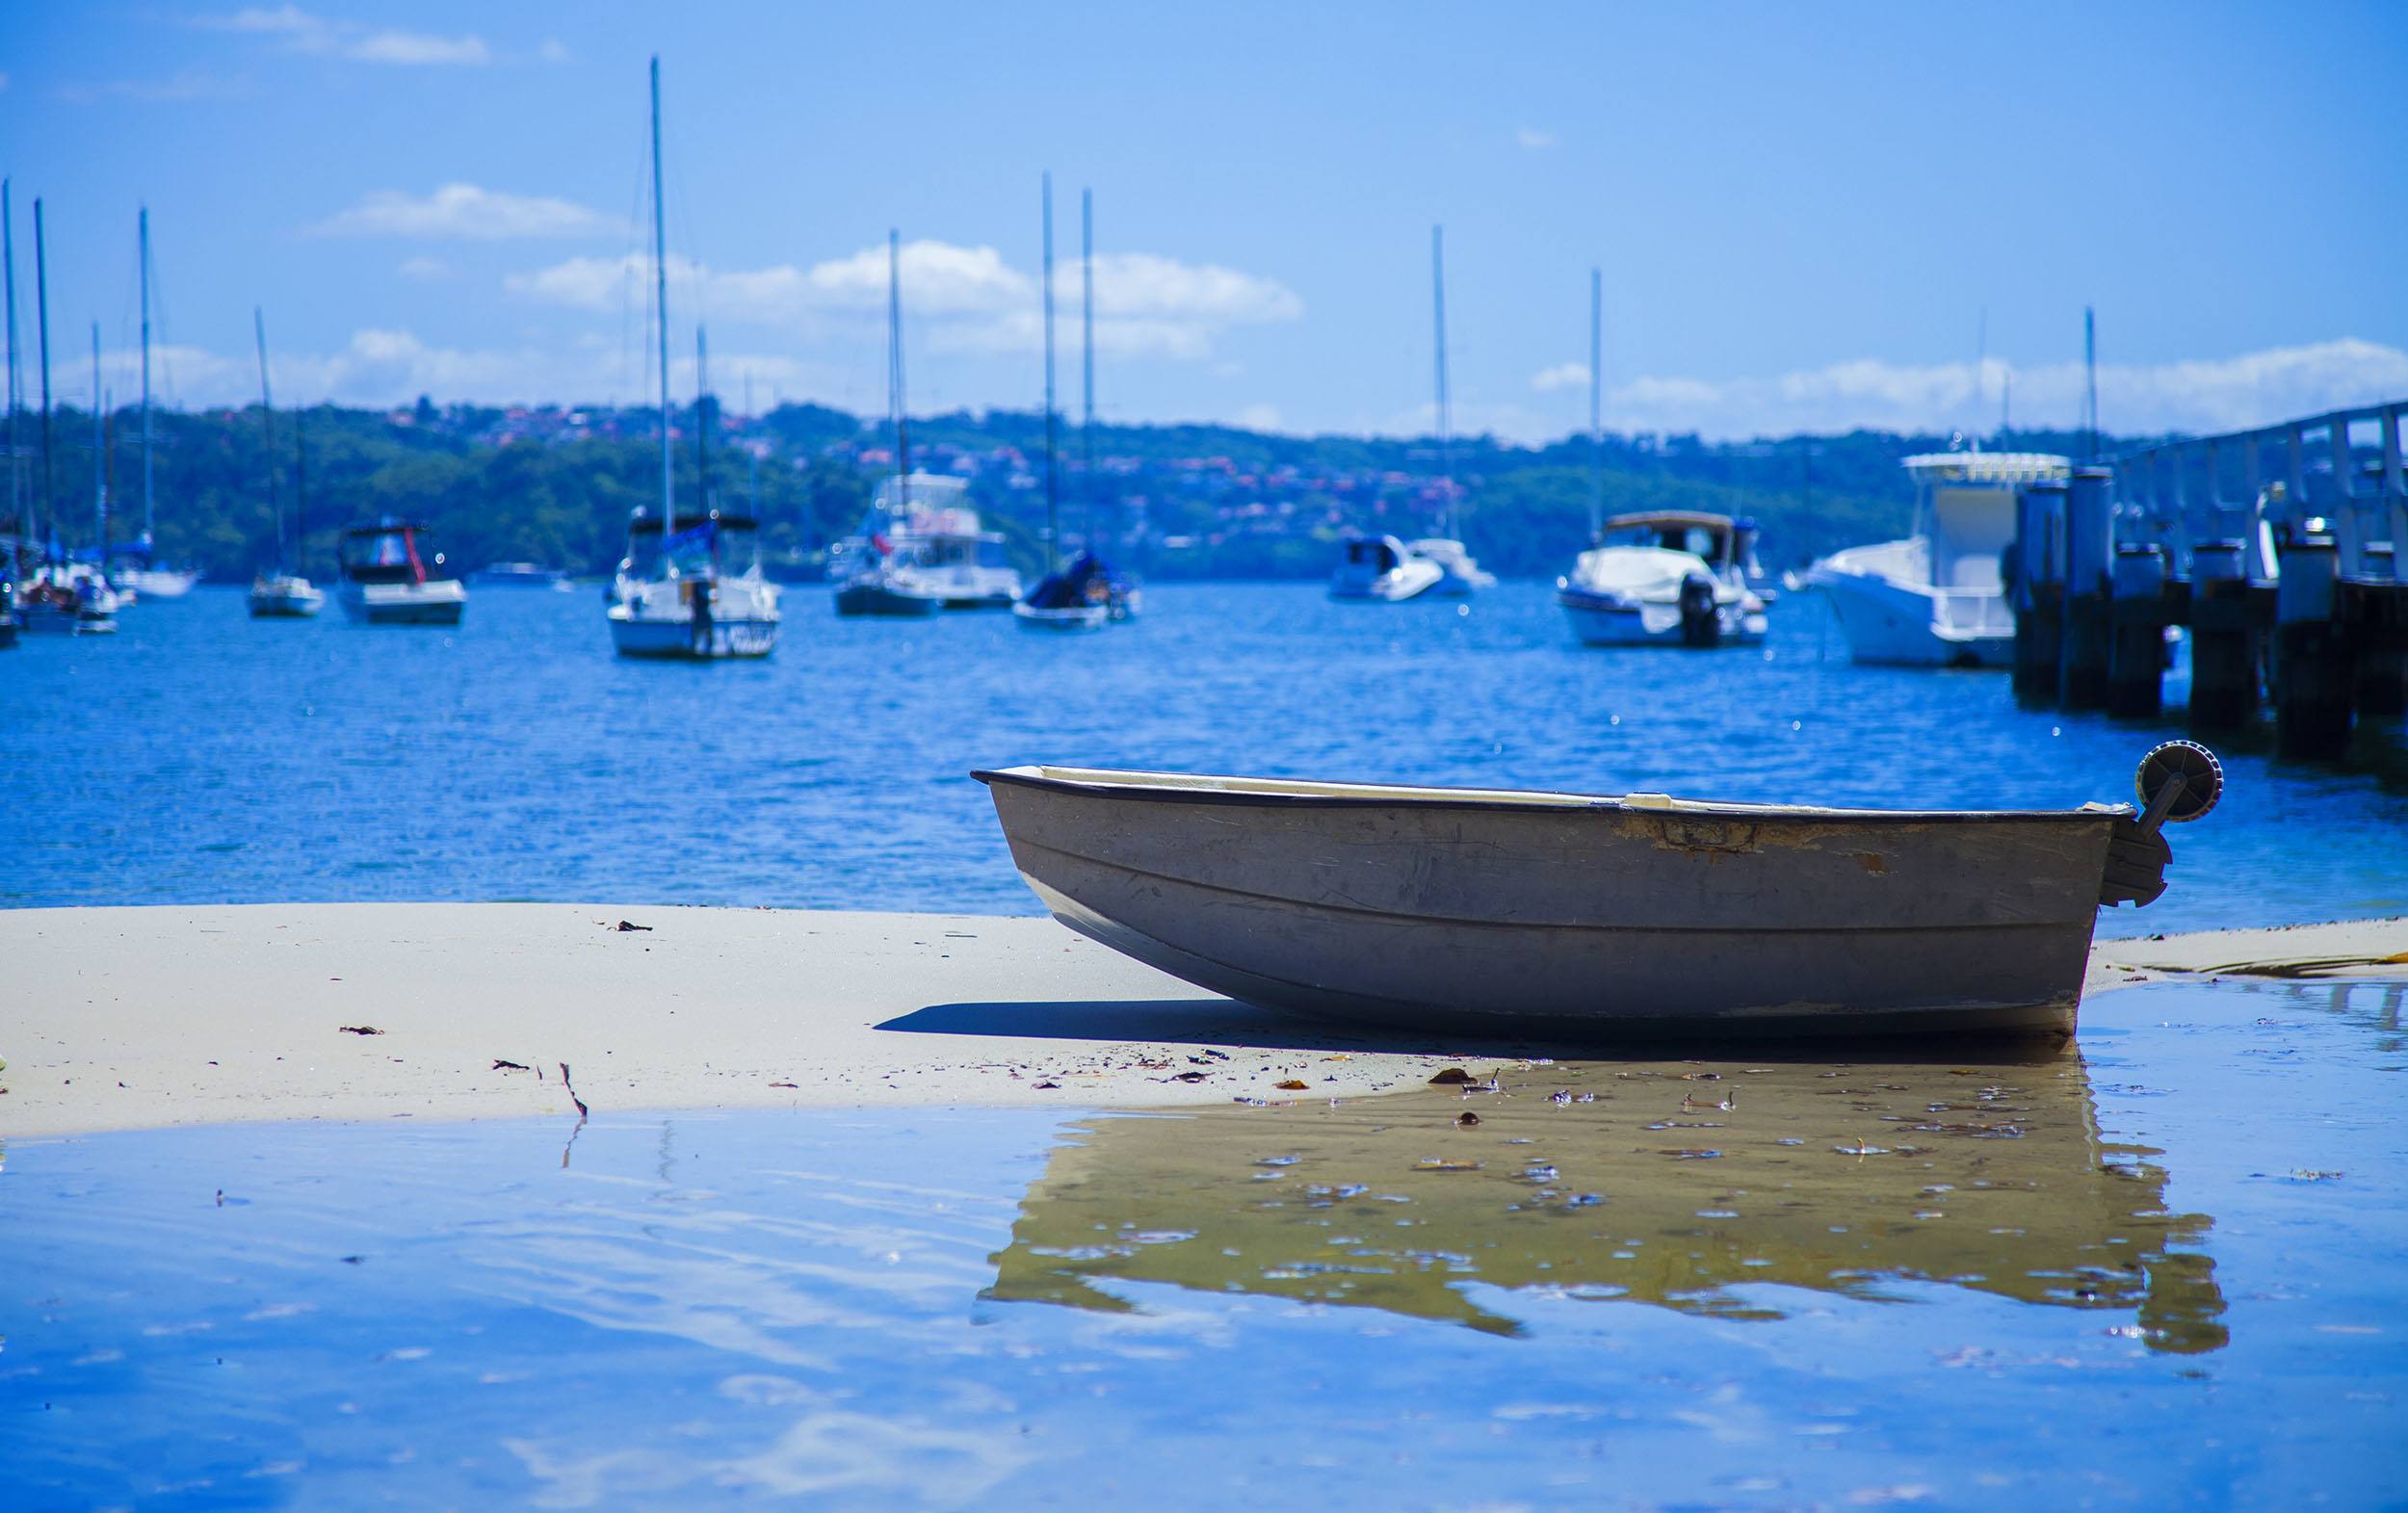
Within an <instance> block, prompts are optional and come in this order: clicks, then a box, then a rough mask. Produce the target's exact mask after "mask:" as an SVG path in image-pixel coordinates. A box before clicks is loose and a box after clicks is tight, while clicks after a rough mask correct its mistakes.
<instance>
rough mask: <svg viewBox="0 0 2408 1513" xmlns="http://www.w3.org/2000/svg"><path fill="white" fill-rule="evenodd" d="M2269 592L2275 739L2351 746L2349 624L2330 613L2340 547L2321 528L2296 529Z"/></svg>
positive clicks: (2323, 748) (2314, 746)
mask: <svg viewBox="0 0 2408 1513" xmlns="http://www.w3.org/2000/svg"><path fill="white" fill-rule="evenodd" d="M2282 562H2283V576H2282V580H2281V582H2280V584H2279V585H2278V586H2277V587H2276V590H2275V598H2274V621H2275V624H2274V638H2275V648H2274V649H2275V663H2274V669H2275V670H2274V744H2275V749H2276V750H2278V751H2279V752H2281V753H2282V754H2283V755H2284V756H2293V757H2311V758H2331V757H2337V756H2340V755H2341V754H2342V753H2343V751H2344V750H2346V749H2347V748H2348V745H2349V700H2350V695H2351V693H2352V691H2353V690H2354V686H2355V684H2356V682H2357V667H2356V665H2355V663H2356V660H2357V659H2356V658H2355V657H2354V656H2352V655H2351V653H2352V651H2353V650H2354V647H2353V646H2352V644H2351V641H2352V638H2351V636H2350V634H2349V628H2348V627H2347V626H2345V625H2343V623H2342V621H2341V618H2340V616H2339V615H2338V614H2337V613H2335V612H2336V611H2337V610H2338V609H2339V607H2340V606H2339V604H2338V597H2339V589H2340V587H2341V573H2340V568H2341V561H2340V553H2339V552H2338V550H2337V549H2336V547H2335V544H2334V541H2333V537H2332V535H2330V534H2329V533H2326V532H2323V531H2313V532H2311V531H2304V530H2303V531H2300V532H2299V534H2297V535H2294V536H2293V537H2292V538H2291V539H2290V541H2289V542H2288V543H2286V544H2285V545H2284V546H2283V548H2282Z"/></svg>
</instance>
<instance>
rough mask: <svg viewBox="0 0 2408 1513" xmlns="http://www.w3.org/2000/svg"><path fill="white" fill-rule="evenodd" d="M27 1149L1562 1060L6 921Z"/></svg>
mask: <svg viewBox="0 0 2408 1513" xmlns="http://www.w3.org/2000/svg"><path fill="white" fill-rule="evenodd" d="M622 924H624V925H626V926H638V927H634V928H622V927H621V926H622ZM0 960H4V961H6V962H7V963H8V970H7V972H6V975H5V977H6V980H5V982H0V1058H4V1059H5V1060H6V1062H7V1066H6V1068H5V1070H0V1087H5V1088H6V1089H7V1092H6V1094H5V1096H0V1135H8V1136H20V1137H21V1136H28V1135H64V1134H74V1133H81V1132H88V1131H96V1130H112V1129H142V1128H153V1127H159V1126H167V1125H178V1124H196V1123H221V1122H227V1121H235V1120H247V1119H380V1118H420V1119H462V1118H499V1117H511V1116H523V1115H535V1114H543V1113H563V1114H569V1115H572V1116H573V1115H574V1113H575V1112H576V1106H577V1103H578V1102H579V1101H582V1102H583V1103H584V1104H585V1106H587V1107H588V1108H589V1109H594V1110H596V1111H602V1110H608V1109H663V1108H684V1109H707V1108H761V1107H780V1106H794V1105H817V1106H847V1105H896V1104H903V1105H984V1106H1008V1105H1020V1106H1028V1105H1044V1104H1049V1103H1051V1104H1060V1105H1063V1106H1069V1107H1091V1106H1095V1105H1106V1106H1111V1107H1115V1108H1151V1107H1173V1106H1182V1105H1200V1104H1225V1103H1228V1102H1229V1101H1230V1100H1232V1099H1239V1098H1264V1099H1301V1098H1318V1097H1354V1096H1360V1095H1363V1094H1367V1093H1374V1092H1380V1091H1385V1090H1387V1089H1390V1088H1393V1087H1397V1086H1401V1085H1416V1084H1419V1083H1423V1082H1425V1081H1426V1079H1427V1077H1428V1076H1429V1073H1430V1070H1431V1069H1432V1068H1433V1067H1436V1066H1440V1065H1444V1064H1449V1063H1451V1062H1453V1061H1454V1060H1457V1059H1463V1058H1467V1057H1468V1058H1472V1059H1482V1058H1485V1059H1491V1060H1494V1059H1501V1058H1507V1057H1511V1056H1516V1055H1521V1054H1527V1053H1529V1052H1531V1051H1532V1050H1543V1049H1545V1048H1537V1047H1531V1046H1526V1045H1523V1044H1520V1043H1518V1042H1511V1043H1509V1042H1501V1041H1496V1040H1493V1039H1478V1040H1474V1041H1467V1042H1464V1043H1459V1044H1449V1045H1443V1046H1442V1045H1440V1044H1437V1043H1435V1042H1434V1041H1432V1040H1431V1039H1430V1037H1428V1036H1425V1035H1410V1034H1398V1035H1385V1034H1381V1033H1380V1032H1378V1031H1376V1030H1355V1029H1351V1028H1349V1027H1346V1026H1336V1025H1319V1024H1313V1023H1308V1022H1304V1021H1299V1020H1293V1019H1287V1018H1282V1017H1279V1016H1275V1015H1272V1014H1269V1013H1267V1012H1264V1011H1261V1010H1258V1009H1254V1008H1252V1007H1249V1006H1247V1005H1244V1004H1234V1003H1231V1002H1230V1001H1228V1000H1226V999H1222V998H1218V997H1216V996H1214V995H1212V994H1208V993H1205V992H1204V991H1202V990H1201V989H1198V988H1193V987H1191V986H1189V985H1188V984H1186V983H1183V982H1180V981H1178V980H1177V979H1175V978H1169V977H1165V976H1164V975H1163V974H1161V973H1158V972H1156V971H1154V970H1153V969H1151V968H1148V967H1145V966H1142V965H1139V963H1137V962H1134V961H1131V960H1129V959H1127V958H1125V957H1123V956H1120V955H1118V954H1116V953H1114V952H1111V951H1108V950H1106V949H1105V948H1103V947H1101V946H1097V945H1094V944H1092V943H1090V942H1088V941H1086V940H1084V939H1082V938H1081V937H1079V936H1077V935H1075V934H1073V933H1072V932H1070V931H1069V930H1067V929H1065V928H1063V927H1062V926H1060V925H1058V924H1055V923H1054V922H1053V921H1051V920H1033V919H1017V918H998V917H991V916H970V915H937V914H852V913H835V912H819V911H776V910H750V909H705V908H676V907H655V906H643V905H634V904H623V905H622V904H607V905H606V904H454V903H430V904H273V905H240V906H211V907H155V908H70V909H26V910H16V911H9V912H0ZM2403 970H2408V920H2399V919H2393V920H2375V921H2363V922H2352V923H2346V924H2337V925H2318V926H2297V927H2292V928H2286V929H2270V930H2238V931H2218V932H2212V933H2206V934H2193V935H2176V936H2164V937H2155V938H2149V939H2135V940H2124V941H2109V942H2102V943H2101V944H2100V945H2099V946H2097V947H2096V948H2095V949H2094V950H2093V952H2092V956H2091V973H2090V983H2089V989H2088V991H2089V992H2091V993H2093V994H2096V993H2099V992H2103V991H2107V990H2109V989H2112V988H2114V987H2117V986H2121V985H2124V984H2127V983H2131V982H2134V981H2147V980H2155V979H2158V978H2163V977H2166V976H2170V975H2178V974H2186V973H2194V974H2195V973H2224V974H2249V973H2254V974H2261V975H2268V976H2329V975H2337V974H2354V973H2371V974H2391V975H2397V974H2399V973H2401V972H2402V971H2403ZM563 1065H565V1068H566V1075H565V1077H564V1076H563ZM1294 1083H1300V1084H1302V1085H1301V1086H1294V1085H1283V1084H1294Z"/></svg>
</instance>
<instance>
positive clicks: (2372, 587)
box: [2341, 541, 2408, 719]
mask: <svg viewBox="0 0 2408 1513" xmlns="http://www.w3.org/2000/svg"><path fill="white" fill-rule="evenodd" d="M2358 555H2359V561H2360V565H2361V568H2362V569H2363V573H2362V580H2361V581H2360V582H2356V583H2346V584H2343V585H2342V589H2341V608H2342V615H2341V618H2342V620H2343V623H2345V624H2346V625H2348V626H2349V627H2350V628H2351V629H2352V631H2353V632H2354V633H2355V636H2356V647H2357V663H2356V667H2357V678H2356V685H2355V687H2354V688H2353V689H2352V691H2351V693H2350V703H2351V705H2352V706H2353V707H2355V708H2356V710H2357V712H2358V717H2359V718H2361V719H2395V718H2397V717H2399V716H2401V715H2403V714H2408V586H2403V585H2402V584H2401V583H2400V582H2399V579H2398V578H2397V576H2396V569H2395V562H2396V561H2397V551H2396V548H2395V543H2392V542H2388V541H2378V542H2373V543H2370V544H2369V545H2367V546H2363V547H2360V548H2359V549H2358Z"/></svg>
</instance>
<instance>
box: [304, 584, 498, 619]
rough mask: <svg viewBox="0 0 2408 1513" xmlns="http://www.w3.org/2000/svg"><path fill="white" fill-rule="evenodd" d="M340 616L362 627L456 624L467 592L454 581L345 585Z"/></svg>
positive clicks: (340, 596)
mask: <svg viewBox="0 0 2408 1513" xmlns="http://www.w3.org/2000/svg"><path fill="white" fill-rule="evenodd" d="M335 596H336V597H337V598H339V599H341V600H342V601H343V613H345V614H347V615H349V616H350V617H351V618H353V619H354V620H357V621H360V622H361V623H362V624H366V625H458V623H459V617H460V612H461V611H462V610H464V609H466V608H467V606H468V590H467V589H466V588H464V587H460V583H459V580H458V579H456V578H437V579H431V580H429V581H428V582H426V583H414V584H413V583H371V584H361V583H346V584H344V585H343V586H342V587H341V588H340V589H338V590H337V592H336V595H335Z"/></svg>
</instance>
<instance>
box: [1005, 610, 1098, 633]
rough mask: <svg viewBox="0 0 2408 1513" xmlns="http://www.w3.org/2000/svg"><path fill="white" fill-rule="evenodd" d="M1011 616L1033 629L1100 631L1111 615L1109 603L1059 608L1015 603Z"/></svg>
mask: <svg viewBox="0 0 2408 1513" xmlns="http://www.w3.org/2000/svg"><path fill="white" fill-rule="evenodd" d="M1011 617H1012V618H1013V619H1015V620H1017V621H1019V622H1020V623H1021V624H1022V625H1023V626H1025V627H1027V628H1028V629H1030V630H1033V631H1100V630H1102V629H1103V628H1104V627H1105V626H1107V625H1110V624H1111V623H1112V606H1111V605H1109V604H1079V605H1072V606H1070V607H1069V608H1067V609H1059V610H1045V609H1039V608H1037V607H1036V606H1034V605H1028V604H1015V605H1013V606H1012V607H1011Z"/></svg>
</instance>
